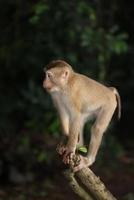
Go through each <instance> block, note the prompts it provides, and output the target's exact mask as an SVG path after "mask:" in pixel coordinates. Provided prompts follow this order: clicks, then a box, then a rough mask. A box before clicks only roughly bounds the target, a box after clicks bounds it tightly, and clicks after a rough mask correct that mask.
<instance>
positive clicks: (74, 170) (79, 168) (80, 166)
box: [73, 163, 88, 172]
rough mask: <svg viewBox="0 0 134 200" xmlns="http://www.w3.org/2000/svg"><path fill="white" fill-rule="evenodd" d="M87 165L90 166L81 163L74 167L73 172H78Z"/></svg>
mask: <svg viewBox="0 0 134 200" xmlns="http://www.w3.org/2000/svg"><path fill="white" fill-rule="evenodd" d="M85 167H88V165H85V164H84V163H80V164H79V165H78V166H76V167H74V168H73V172H77V171H79V170H81V169H83V168H85Z"/></svg>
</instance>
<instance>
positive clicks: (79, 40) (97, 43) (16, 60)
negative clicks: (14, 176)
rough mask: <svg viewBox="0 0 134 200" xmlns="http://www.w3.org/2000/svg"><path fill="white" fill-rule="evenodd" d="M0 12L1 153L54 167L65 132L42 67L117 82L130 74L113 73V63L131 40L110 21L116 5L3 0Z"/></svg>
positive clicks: (80, 0)
mask: <svg viewBox="0 0 134 200" xmlns="http://www.w3.org/2000/svg"><path fill="white" fill-rule="evenodd" d="M110 4H111V5H113V3H112V2H111V3H110ZM114 5H115V7H116V9H117V10H118V6H119V5H118V4H117V3H116V2H115V1H114ZM0 7H1V12H0V18H1V24H0V27H1V32H0V37H1V46H0V65H1V72H0V90H1V93H0V111H1V115H0V137H1V143H2V147H1V150H2V151H1V154H2V155H3V156H4V157H6V159H7V155H8V158H10V159H9V160H11V158H12V159H14V160H15V158H16V157H20V156H21V158H22V157H23V159H22V160H23V162H26V160H25V156H26V157H27V158H28V159H30V163H29V165H32V164H33V163H34V164H35V163H36V161H38V162H49V161H48V160H50V158H51V155H52V152H50V150H49V146H51V145H53V144H51V139H50V138H51V135H52V134H53V137H54V138H56V139H57V138H58V135H59V132H60V130H59V121H58V120H57V118H56V113H55V112H54V109H53V107H52V102H51V100H50V97H49V96H48V95H47V94H46V92H45V91H44V90H43V88H42V80H43V77H44V74H43V67H44V66H45V65H46V64H47V63H48V62H49V61H51V60H52V59H65V60H66V61H67V62H69V63H70V64H71V65H72V66H74V68H75V69H76V70H77V71H79V72H83V73H85V74H87V75H90V76H91V77H92V78H95V79H97V80H99V81H101V82H106V81H108V80H110V81H111V80H112V81H111V82H114V78H112V77H115V81H116V77H118V76H117V74H120V72H121V73H125V72H123V71H122V70H123V69H120V68H115V70H114V71H112V73H110V74H109V71H111V68H112V67H111V63H112V62H113V58H117V57H118V56H119V57H120V59H121V58H122V57H123V55H124V54H125V53H126V52H127V51H128V44H127V38H128V35H127V33H126V32H124V31H120V28H119V26H118V24H116V23H115V21H114V19H113V18H112V17H111V16H114V13H115V10H114V8H113V6H111V7H110V6H109V9H108V10H107V9H106V8H105V7H104V6H103V3H101V1H100V2H99V1H83V0H78V1H77V2H76V1H74V0H72V1H55V0H39V1H23V0H18V1H10V0H6V1H5V0H1V1H0ZM108 13H109V14H108ZM107 15H108V17H109V18H108V19H109V20H108V19H106V20H105V17H106V16H107ZM114 62H116V60H115V61H114ZM115 66H116V64H115ZM40 135H41V136H40ZM49 135H50V138H49ZM40 137H41V139H40ZM47 137H48V138H47ZM33 138H34V139H33ZM40 140H41V141H40ZM46 140H47V141H46ZM113 143H115V142H113ZM113 145H114V144H113ZM114 150H115V149H114ZM114 150H113V151H114ZM46 151H47V152H48V153H46ZM116 153H117V152H116ZM18 155H19V156H18ZM10 162H13V161H10ZM25 166H26V165H25Z"/></svg>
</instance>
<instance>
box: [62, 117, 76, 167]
mask: <svg viewBox="0 0 134 200" xmlns="http://www.w3.org/2000/svg"><path fill="white" fill-rule="evenodd" d="M79 131H80V119H79V116H77V117H75V118H74V119H73V120H72V121H71V123H70V129H69V138H68V142H67V145H66V146H65V151H64V155H63V162H64V163H65V164H69V162H70V159H71V158H72V156H73V155H74V154H75V150H76V145H77V142H78V135H79Z"/></svg>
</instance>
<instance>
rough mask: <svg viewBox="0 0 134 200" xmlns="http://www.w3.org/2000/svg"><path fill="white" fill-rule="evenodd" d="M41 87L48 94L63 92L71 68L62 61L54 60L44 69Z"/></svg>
mask: <svg viewBox="0 0 134 200" xmlns="http://www.w3.org/2000/svg"><path fill="white" fill-rule="evenodd" d="M44 71H45V74H46V77H45V79H44V81H43V87H44V88H45V89H46V90H47V91H48V92H49V93H51V92H55V91H60V90H63V89H64V87H65V85H66V84H67V82H68V79H69V77H70V74H71V72H72V71H73V70H72V67H71V66H70V65H69V64H68V63H66V62H65V61H63V60H54V61H52V62H50V63H49V64H48V65H47V66H46V67H45V70H44Z"/></svg>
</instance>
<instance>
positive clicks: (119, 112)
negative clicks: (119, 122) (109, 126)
mask: <svg viewBox="0 0 134 200" xmlns="http://www.w3.org/2000/svg"><path fill="white" fill-rule="evenodd" d="M110 89H111V90H112V91H113V92H114V94H115V96H116V100H117V109H118V119H120V118H121V98H120V95H119V93H118V91H117V89H116V88H114V87H110Z"/></svg>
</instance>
